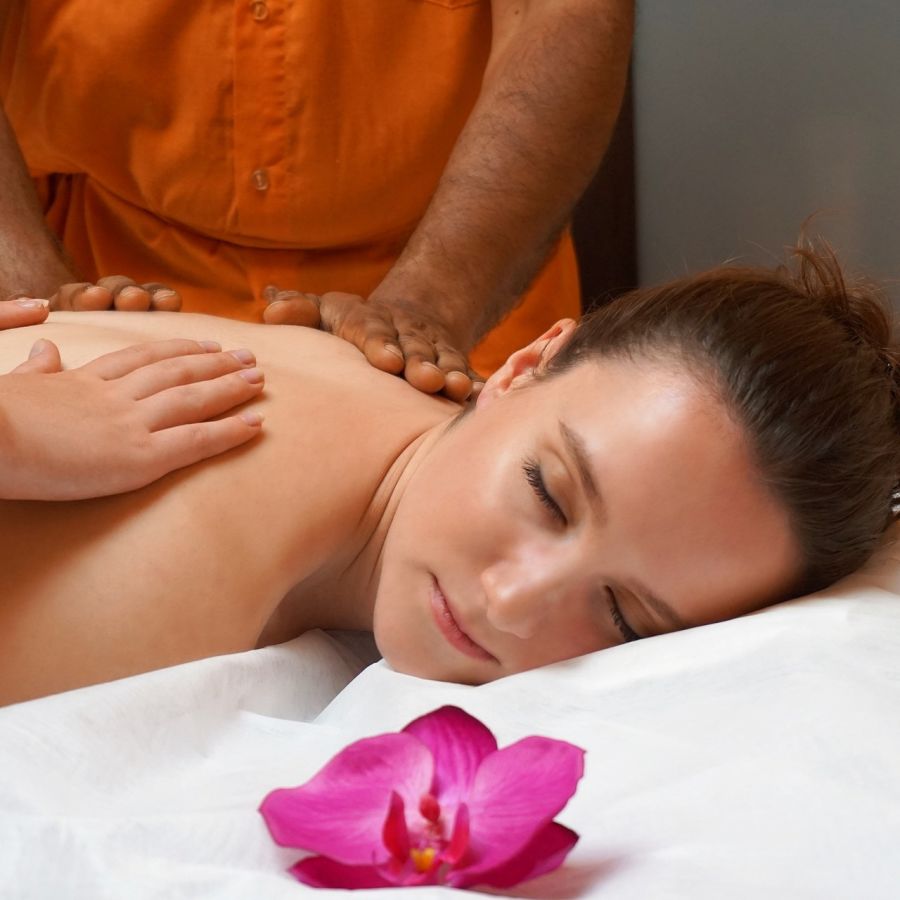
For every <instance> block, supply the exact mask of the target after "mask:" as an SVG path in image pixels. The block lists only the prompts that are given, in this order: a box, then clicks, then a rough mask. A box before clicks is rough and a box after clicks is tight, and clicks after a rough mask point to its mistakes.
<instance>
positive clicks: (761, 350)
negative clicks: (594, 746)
mask: <svg viewBox="0 0 900 900" xmlns="http://www.w3.org/2000/svg"><path fill="white" fill-rule="evenodd" d="M136 324H137V325H138V326H139V328H140V332H139V333H138V332H135V330H134V328H135V326H136ZM48 329H51V331H48ZM211 329H212V330H213V331H214V332H215V333H209V332H210V330H211ZM176 331H177V333H178V335H179V336H185V337H195V338H203V337H210V338H214V339H216V340H220V341H221V342H222V343H223V344H226V343H227V344H229V345H232V346H234V345H235V344H237V343H238V342H240V343H244V342H247V343H250V344H251V345H252V346H253V347H254V349H255V350H256V352H257V357H258V360H259V364H260V365H261V366H262V367H263V368H264V370H265V372H266V375H267V391H266V396H265V397H264V398H262V399H261V400H259V401H254V404H255V406H256V408H259V409H260V411H262V412H263V414H264V415H265V416H266V432H265V434H264V435H263V436H262V437H261V438H260V439H259V440H258V441H257V442H256V443H255V445H254V446H249V447H246V448H243V449H240V450H237V451H234V452H233V453H231V454H229V455H228V456H226V457H222V458H219V459H215V460H210V461H208V462H206V463H202V464H199V465H197V466H195V467H193V468H191V469H189V470H185V471H184V472H181V473H175V474H173V475H170V476H168V477H167V478H166V479H163V481H161V482H159V483H157V484H156V485H152V486H150V487H148V488H144V489H143V490H141V491H136V492H133V493H131V494H126V495H122V496H120V497H110V498H104V499H102V500H92V501H82V502H77V503H65V504H46V503H45V504H39V503H21V502H20V503H9V502H8V503H5V504H2V507H3V508H2V509H0V546H2V547H3V548H4V551H3V552H4V556H5V557H6V559H5V560H4V567H3V568H4V574H3V575H2V576H0V578H2V581H3V584H2V589H0V593H2V595H3V597H4V600H3V603H2V604H0V700H3V701H4V702H12V701H15V700H21V699H26V698H29V697H34V696H39V695H41V694H45V693H50V692H53V691H58V690H63V689H67V688H70V687H76V686H80V685H84V684H90V683H93V682H97V681H102V680H108V679H111V678H115V677H120V676H123V675H128V674H133V673H136V672H140V671H146V670H148V669H152V668H158V667H160V666H164V665H171V664H174V663H178V662H184V661H187V660H191V659H196V658H199V657H203V656H209V655H213V654H217V653H225V652H233V651H238V650H244V649H250V648H252V647H255V646H259V645H262V644H267V643H274V642H278V641H282V640H288V639H290V638H292V637H294V636H296V635H297V634H299V633H301V632H302V631H304V630H306V629H308V628H313V627H326V628H364V629H371V630H373V631H374V635H375V639H376V642H377V644H378V646H379V649H380V650H381V652H382V653H383V654H384V656H385V658H386V659H387V661H388V662H389V663H390V664H391V665H392V666H393V667H394V668H396V669H398V670H400V671H403V672H408V673H411V674H415V675H419V676H422V677H427V678H437V679H444V680H454V681H461V682H466V683H482V682H486V681H490V680H492V679H495V678H498V677H501V676H503V675H508V674H511V673H514V672H518V671H522V670H525V669H529V668H533V667H535V666H540V665H544V664H546V663H551V662H555V661H558V660H562V659H567V658H570V657H573V656H577V655H580V654H583V653H587V652H591V651H594V650H599V649H603V648H606V647H611V646H614V645H616V644H620V643H623V642H625V641H629V640H634V639H637V638H640V637H647V636H650V635H654V634H660V633H664V632H669V631H674V630H678V629H681V628H686V627H691V626H694V625H700V624H705V623H710V622H715V621H719V620H722V619H727V618H731V617H734V616H738V615H741V614H743V613H746V612H749V611H752V610H756V609H759V608H761V607H763V606H766V605H767V604H770V603H772V602H775V601H778V600H781V599H784V598H787V597H790V596H794V595H796V594H799V593H801V592H806V591H809V590H813V589H816V588H819V587H822V586H824V585H825V584H828V583H830V582H831V581H834V580H835V579H837V578H839V577H841V576H842V575H844V574H846V573H848V572H849V571H852V570H853V569H854V568H856V567H857V566H858V565H860V564H861V563H862V562H863V561H864V560H865V559H866V558H867V556H868V555H869V554H870V553H871V551H872V549H873V548H874V546H875V544H876V542H877V540H878V537H879V536H880V534H881V533H882V532H883V530H884V529H885V527H886V526H887V524H888V522H889V521H890V519H891V516H892V512H891V508H892V507H891V504H892V497H893V491H894V488H895V483H896V473H897V469H898V466H897V462H898V459H897V457H898V441H897V430H896V424H895V419H896V413H895V405H896V401H895V394H896V389H895V381H894V379H895V370H894V368H893V355H892V354H893V351H892V350H891V349H890V346H889V344H890V327H889V321H888V319H887V317H886V315H885V313H884V311H883V308H882V307H881V306H880V305H879V302H878V299H877V297H875V296H873V295H871V294H870V293H867V292H866V291H865V290H861V289H860V290H858V289H848V288H846V287H845V285H844V284H843V281H842V280H841V276H840V273H839V271H838V269H837V267H836V265H835V264H834V263H833V261H831V260H830V259H829V258H827V257H816V256H813V255H812V254H806V256H805V257H804V258H803V259H802V260H801V271H800V274H799V275H798V276H790V275H788V274H787V273H785V272H774V273H773V272H770V271H765V270H750V269H733V268H732V269H719V270H714V271H712V272H710V273H707V274H705V275H701V276H698V277H695V278H690V279H683V280H681V281H679V282H675V283H672V284H670V285H666V286H663V287H661V288H655V289H650V290H644V291H640V292H637V293H635V294H632V295H629V296H627V297H624V298H621V299H619V300H617V301H615V302H614V303H612V304H610V305H609V306H607V307H605V308H602V309H601V310H599V311H598V312H597V313H595V314H594V315H593V316H591V317H588V318H586V319H585V320H583V321H582V322H581V323H580V324H579V325H577V326H576V324H575V323H574V322H571V321H563V322H560V323H557V325H556V326H554V328H552V329H551V330H550V331H548V332H547V333H546V334H545V335H543V336H542V337H540V338H539V339H538V340H536V341H535V342H534V343H533V344H532V345H530V346H529V347H527V348H524V349H523V350H521V351H519V352H518V353H516V354H514V355H513V356H512V357H511V358H510V360H509V361H508V362H507V364H506V365H505V366H504V367H503V368H502V369H501V370H499V371H498V372H497V373H495V375H494V376H492V377H491V379H489V381H488V383H487V385H486V386H485V388H484V390H483V391H482V393H481V394H480V396H479V397H478V399H477V401H476V402H475V403H474V404H472V405H470V407H469V408H468V409H467V410H466V412H465V413H463V414H461V415H460V414H459V413H458V407H455V406H454V405H453V404H451V403H449V402H448V401H445V400H441V399H437V398H433V397H427V396H423V395H421V394H418V393H416V392H415V391H412V390H410V389H409V388H408V386H405V385H403V383H402V382H400V381H399V380H397V379H393V378H391V376H387V375H384V374H383V373H380V372H377V371H375V370H372V369H371V368H369V367H368V365H367V364H366V363H365V361H364V360H363V359H362V357H361V356H360V355H359V354H357V353H356V351H355V350H353V348H351V347H349V346H347V345H345V344H343V343H341V342H340V341H337V340H336V339H332V338H330V337H329V336H327V335H323V334H320V333H317V332H303V331H301V332H299V333H298V332H297V330H294V329H276V328H271V327H269V328H259V327H257V326H253V325H247V324H244V323H237V322H225V321H220V320H209V319H205V318H204V317H194V316H178V317H177V318H174V317H166V316H164V315H161V314H151V315H149V316H146V317H139V318H134V317H132V316H131V315H129V316H124V315H117V314H110V313H102V314H84V313H79V314H77V315H75V316H70V317H68V318H60V319H59V320H58V324H57V325H53V324H51V325H49V326H43V327H42V330H41V332H40V333H41V336H46V337H49V338H52V339H54V340H56V341H57V342H58V343H59V344H60V347H61V349H62V350H63V353H64V356H65V355H66V354H67V353H68V354H69V360H67V361H68V362H69V364H75V363H76V362H77V361H79V360H80V359H83V358H87V357H91V356H95V355H97V354H98V353H102V352H107V351H110V350H113V349H116V348H118V347H119V346H122V345H123V344H126V343H130V342H133V341H134V340H135V339H147V338H148V337H160V338H161V337H169V336H171V335H172V334H173V333H175V332H176ZM34 337H35V335H34V333H32V334H30V335H29V334H21V333H19V332H9V333H7V334H3V335H0V363H2V364H3V365H6V366H7V367H10V366H12V365H13V364H14V363H15V362H16V361H18V359H19V358H20V357H21V355H22V354H23V353H24V350H25V349H26V348H27V346H28V345H29V344H30V342H31V341H33V340H34ZM76 351H77V352H76ZM75 452H77V448H76V449H75Z"/></svg>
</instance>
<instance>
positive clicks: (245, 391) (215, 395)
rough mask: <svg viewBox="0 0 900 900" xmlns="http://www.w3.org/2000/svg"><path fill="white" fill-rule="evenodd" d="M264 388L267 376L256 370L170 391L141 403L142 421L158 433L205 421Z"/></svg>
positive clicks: (230, 374) (244, 370)
mask: <svg viewBox="0 0 900 900" xmlns="http://www.w3.org/2000/svg"><path fill="white" fill-rule="evenodd" d="M264 384H265V377H264V375H263V373H262V372H261V371H260V370H259V369H257V368H255V367H254V368H250V369H242V370H241V371H240V372H231V373H229V374H228V375H222V376H220V377H219V378H212V379H208V380H205V381H197V382H195V383H193V384H184V385H180V386H178V387H173V388H169V389H168V390H166V391H162V392H161V393H158V394H154V395H153V396H151V397H148V398H147V399H146V400H143V401H141V417H142V421H144V422H145V424H146V425H147V427H148V428H149V429H150V430H151V431H154V432H156V431H160V430H161V429H164V428H172V427H174V426H178V425H187V424H190V423H191V422H199V421H205V420H207V419H211V418H212V417H213V416H218V415H221V414H222V413H224V412H228V410H229V409H233V408H234V407H235V406H238V405H239V404H241V403H246V402H247V401H248V400H252V399H253V398H254V397H256V396H257V395H258V394H259V393H261V391H262V389H263V386H264Z"/></svg>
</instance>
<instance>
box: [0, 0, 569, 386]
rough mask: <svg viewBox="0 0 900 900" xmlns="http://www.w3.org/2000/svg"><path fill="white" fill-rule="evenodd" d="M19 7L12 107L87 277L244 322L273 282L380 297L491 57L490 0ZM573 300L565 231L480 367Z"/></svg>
mask: <svg viewBox="0 0 900 900" xmlns="http://www.w3.org/2000/svg"><path fill="white" fill-rule="evenodd" d="M6 2H10V0H6ZM11 2H12V4H13V9H12V12H11V15H10V21H9V22H8V25H7V28H6V30H5V33H4V35H3V42H2V45H0V96H2V97H3V98H4V106H5V109H6V112H7V114H8V116H9V118H10V121H11V123H12V126H13V129H14V131H15V133H16V135H17V138H18V140H19V143H20V146H21V147H22V151H23V153H24V155H25V158H26V161H27V163H28V166H29V169H30V171H31V173H32V175H33V176H34V177H35V179H36V180H37V183H38V188H39V192H40V193H41V195H42V198H43V200H44V203H45V208H46V212H47V217H48V220H49V222H50V224H51V226H52V227H53V228H54V229H55V230H56V231H57V233H58V234H59V235H60V236H61V237H62V239H63V241H64V243H65V246H66V248H67V249H68V251H69V253H70V254H71V256H72V258H73V260H74V262H75V264H76V266H77V267H78V269H79V270H80V271H81V272H82V273H83V274H84V275H85V277H87V278H91V279H94V278H96V277H99V276H100V275H107V274H124V275H129V276H131V277H132V278H135V279H136V280H137V281H162V282H164V283H166V284H169V285H170V286H172V287H175V288H178V289H179V290H180V291H181V293H182V295H183V297H184V308H185V309H188V310H192V311H197V312H208V313H214V314H218V315H225V316H231V317H233V318H239V319H246V320H250V321H257V320H259V319H260V318H261V311H262V309H263V307H264V301H263V299H262V293H263V290H264V288H265V287H266V286H267V285H269V284H277V285H278V286H279V287H280V288H283V289H286V288H295V289H299V290H305V291H311V292H314V293H323V292H325V291H329V290H342V291H349V292H352V293H358V294H362V295H363V296H366V295H368V294H369V293H370V292H371V291H372V289H373V288H374V287H375V286H376V285H377V284H378V282H379V281H380V280H381V278H382V277H383V276H384V274H385V273H386V272H387V270H388V269H389V268H390V267H391V265H392V264H393V262H394V261H395V260H396V258H397V256H398V254H399V253H400V251H401V250H402V248H403V246H404V245H405V243H406V241H407V239H408V237H409V235H410V233H411V232H412V230H413V229H414V228H415V225H416V223H417V222H418V220H419V219H420V218H421V216H422V214H423V213H424V210H425V207H426V205H427V203H428V200H429V198H430V197H431V195H432V193H433V192H434V189H435V187H436V185H437V182H438V179H439V178H440V175H441V172H442V170H443V168H444V165H445V164H446V161H447V158H448V157H449V154H450V151H451V150H452V147H453V144H454V142H455V139H456V137H457V135H458V134H459V132H460V130H461V128H462V127H463V125H464V123H465V121H466V118H467V116H468V114H469V112H470V110H471V108H472V105H473V104H474V102H475V100H476V98H477V95H478V91H479V87H480V83H481V77H482V74H483V72H484V66H485V62H486V60H487V57H488V53H489V50H490V37H491V21H490V19H491V16H490V4H489V2H487V0H474V2H473V0H341V2H335V0H305V2H303V3H296V2H290V0H253V2H248V0H235V2H233V3H227V2H221V0H220V2H199V3H185V2H178V3H175V2H166V0H154V2H140V3H109V2H108V0H64V2H60V0H11ZM578 304H579V291H578V278H577V271H576V268H575V259H574V253H573V250H572V246H571V242H570V240H569V238H568V236H566V237H565V238H564V239H563V241H561V243H560V245H559V246H558V247H557V250H556V251H555V253H554V254H553V256H552V258H551V259H550V260H549V262H548V264H547V266H546V267H545V269H544V271H543V272H542V274H541V275H540V276H539V278H538V280H537V281H536V283H535V284H534V286H533V287H532V289H531V290H530V291H529V293H528V295H527V297H526V300H525V302H524V303H523V305H522V306H520V307H519V308H518V309H517V310H516V311H515V312H514V313H513V314H512V315H511V316H510V317H509V318H508V319H507V320H506V322H505V323H504V324H503V325H502V326H501V327H500V329H498V330H497V331H496V332H495V333H494V334H493V335H491V336H490V337H489V338H488V339H487V340H486V341H485V342H484V343H483V344H482V345H481V347H480V348H479V349H478V350H477V351H476V355H475V357H474V359H475V362H476V367H478V368H480V369H481V370H482V371H490V370H492V369H493V368H495V367H496V366H497V365H498V364H499V363H500V362H502V360H503V359H504V358H505V355H506V354H507V353H508V352H509V351H510V350H512V349H515V348H516V347H517V346H520V345H521V344H522V343H524V342H525V341H526V340H528V339H531V338H532V337H534V336H535V335H536V334H538V333H539V331H540V330H543V329H544V328H546V327H547V326H549V325H550V324H551V323H552V322H553V321H554V320H555V319H557V318H559V317H560V316H563V315H577V313H578Z"/></svg>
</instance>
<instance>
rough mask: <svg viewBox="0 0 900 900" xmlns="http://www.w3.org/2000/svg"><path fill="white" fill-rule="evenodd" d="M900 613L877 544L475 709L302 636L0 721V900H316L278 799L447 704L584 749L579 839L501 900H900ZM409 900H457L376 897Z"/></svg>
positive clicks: (504, 731) (475, 704) (519, 679)
mask: <svg viewBox="0 0 900 900" xmlns="http://www.w3.org/2000/svg"><path fill="white" fill-rule="evenodd" d="M895 539H896V538H895ZM898 594H900V548H898V547H896V546H893V545H892V544H891V542H886V546H885V547H883V548H882V550H881V551H880V552H879V554H878V555H877V557H876V558H875V559H874V560H873V561H872V562H871V563H870V564H869V565H867V566H866V567H865V568H864V569H863V570H862V571H860V572H858V573H856V574H854V575H853V576H851V577H849V578H847V579H845V580H844V581H842V582H840V583H839V584H837V585H835V586H833V587H832V588H830V589H829V590H826V591H823V592H821V593H819V594H816V595H812V596H810V597H805V598H802V599H799V600H794V601H791V602H788V603H784V604H781V605H779V606H776V607H773V608H771V609H768V610H765V611H763V612H761V613H757V614H755V615H751V616H747V617H745V618H742V619H739V620H735V621H731V622H724V623H721V624H716V625H711V626H706V627H703V628H696V629H692V630H690V631H685V632H681V633H678V634H671V635H664V636H661V637H656V638H652V639H649V640H644V641H640V642H637V643H633V644H628V645H625V646H622V647H617V648H614V649H611V650H605V651H602V652H600V653H596V654H593V655H591V656H587V657H583V658H580V659H577V660H571V661H568V662H565V663H561V664H557V665H555V666H552V667H549V668H545V669H541V670H536V671H532V672H526V673H523V674H521V675H517V676H514V677H511V678H506V679H503V680H500V681H498V682H494V683H492V684H488V685H485V686H482V687H464V686H459V685H452V684H442V683H435V682H426V681H422V680H419V679H416V678H411V677H408V676H404V675H400V674H397V673H395V672H392V671H391V670H390V669H389V668H388V667H387V666H386V665H385V663H383V662H381V661H376V662H374V663H371V664H369V663H370V662H371V658H372V656H371V654H372V648H371V645H370V643H369V641H368V639H367V637H366V638H363V637H361V636H358V635H331V634H326V633H323V632H311V633H308V634H306V635H304V636H302V637H300V638H298V639H297V640H294V641H291V642H290V643H288V644H283V645H280V646H277V647H269V648H266V649H261V650H254V651H251V652H249V653H241V654H236V655H232V656H225V657H217V658H213V659H207V660H201V661H199V662H194V663H188V664H186V665H181V666H176V667H173V668H170V669H165V670H162V671H158V672H151V673H148V674H146V675H139V676H136V677H133V678H127V679H123V680H121V681H116V682H112V683H110V684H104V685H98V686H95V687H90V688H84V689H81V690H76V691H71V692H69V693H65V694H60V695H57V696H53V697H48V698H45V699H41V700H36V701H32V702H30V703H24V704H19V705H16V706H12V707H8V708H6V709H2V710H0V897H3V898H34V900H49V898H85V900H126V898H127V900H131V898H167V900H173V898H215V900H230V898H233V900H247V898H266V900H282V898H283V900H288V898H292V897H296V896H298V895H299V894H300V893H308V892H310V891H311V890H312V889H311V888H307V887H304V886H302V885H300V884H298V883H297V882H296V881H294V880H293V879H292V878H291V877H290V876H289V875H288V874H286V872H285V870H286V869H287V868H288V867H289V866H290V865H291V864H292V863H293V862H295V861H296V860H297V859H298V858H299V856H300V855H301V854H300V853H298V852H297V851H294V850H290V849H283V848H279V847H277V846H275V845H274V844H273V842H272V841H271V839H270V838H269V836H268V833H267V831H266V828H265V826H264V823H263V821H262V818H261V817H260V816H259V814H258V813H257V811H256V810H257V806H258V805H259V802H260V800H261V799H262V798H263V796H264V795H265V794H266V793H268V791H270V790H271V789H272V788H275V787H280V786H288V785H296V784H300V783H302V782H303V781H305V780H307V779H308V778H309V777H310V776H312V775H313V774H314V773H315V772H316V771H317V770H318V769H319V768H320V767H321V766H322V765H323V764H324V763H325V762H326V761H327V760H328V759H329V758H330V757H331V756H332V755H333V754H335V753H336V752H337V751H338V750H339V749H341V748H342V747H344V746H345V745H346V744H348V743H349V742H351V741H353V740H356V739H358V738H360V737H363V736H366V735H372V734H378V733H381V732H384V731H393V730H397V729H399V728H401V727H402V726H404V725H405V724H406V723H407V722H409V721H410V720H412V719H413V718H415V717H416V716H418V715H420V714H422V713H425V712H427V711H429V710H432V709H435V708H437V707H439V706H442V705H444V704H455V705H457V706H460V707H462V708H464V709H465V710H467V711H468V712H470V713H472V714H473V715H475V716H477V717H478V718H480V719H482V721H484V722H485V723H486V724H487V725H488V726H489V727H490V728H491V729H492V730H493V731H494V733H495V734H496V735H497V737H498V740H499V742H500V744H501V746H502V745H505V744H508V743H510V742H512V741H515V740H517V739H518V738H520V737H523V736H526V735H529V734H542V735H547V736H551V737H556V738H562V739H565V740H567V741H571V742H573V743H575V744H578V745H579V746H581V747H583V748H585V749H586V750H587V756H586V772H585V777H584V778H583V780H582V781H581V783H580V786H579V789H578V791H577V793H576V794H575V796H574V798H573V799H572V801H571V802H570V803H569V805H568V806H567V807H566V808H565V809H564V810H563V812H562V813H561V814H560V815H558V816H557V817H556V818H557V820H558V821H560V822H562V823H563V824H565V825H567V826H569V827H571V828H574V829H575V830H576V831H577V832H579V834H580V835H581V839H580V841H579V843H578V844H577V846H576V847H575V849H574V850H573V851H572V853H571V854H570V856H569V857H568V859H567V861H566V862H565V864H564V865H563V867H562V868H561V869H559V870H557V871H556V872H553V873H551V874H549V875H545V876H543V877H542V878H539V879H536V880H534V881H532V882H529V883H526V884H523V885H520V886H519V887H518V888H515V889H512V890H510V891H508V892H506V893H509V894H512V895H514V896H518V897H534V898H576V897H596V898H604V900H665V898H686V900H723V898H728V900H737V898H753V900H759V898H798V900H799V898H809V900H825V898H842V900H843V898H853V900H856V898H864V900H880V898H883V900H896V898H897V897H900V596H898ZM539 775H540V773H535V777H536V778H538V777H539ZM401 890H403V891H410V890H412V893H411V894H409V897H423V898H425V897H435V898H437V897H442V898H443V897H450V896H451V890H450V889H449V888H415V889H409V888H404V889H399V888H398V889H387V890H382V891H380V892H379V893H378V895H377V896H380V897H385V898H387V897H391V896H401V894H400V891H401ZM320 893H321V894H322V895H323V896H332V895H336V894H337V893H338V892H337V891H329V890H323V891H321V892H320ZM373 896H374V895H373Z"/></svg>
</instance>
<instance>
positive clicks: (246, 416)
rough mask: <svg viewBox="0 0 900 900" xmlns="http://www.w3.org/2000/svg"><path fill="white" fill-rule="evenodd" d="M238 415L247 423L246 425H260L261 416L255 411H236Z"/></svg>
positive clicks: (261, 421)
mask: <svg viewBox="0 0 900 900" xmlns="http://www.w3.org/2000/svg"><path fill="white" fill-rule="evenodd" d="M238 415H239V416H240V417H241V418H242V419H243V420H244V421H245V422H246V423H247V424H248V425H253V426H256V425H262V423H263V417H262V416H261V415H260V414H259V413H255V412H242V413H238Z"/></svg>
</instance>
